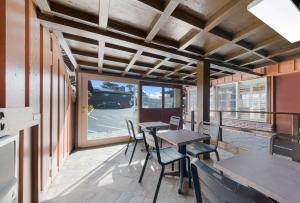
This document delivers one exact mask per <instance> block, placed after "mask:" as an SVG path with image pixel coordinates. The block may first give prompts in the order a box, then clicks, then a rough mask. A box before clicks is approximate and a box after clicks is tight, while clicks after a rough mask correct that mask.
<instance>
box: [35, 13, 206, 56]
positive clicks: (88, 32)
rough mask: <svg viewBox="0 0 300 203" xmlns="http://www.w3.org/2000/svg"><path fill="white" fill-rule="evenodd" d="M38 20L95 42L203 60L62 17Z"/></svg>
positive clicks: (53, 27) (39, 14)
mask: <svg viewBox="0 0 300 203" xmlns="http://www.w3.org/2000/svg"><path fill="white" fill-rule="evenodd" d="M38 18H39V19H40V21H41V23H42V24H43V25H44V26H46V27H50V28H52V29H55V30H61V31H63V32H64V33H69V34H72V35H78V36H85V37H86V38H89V39H93V40H99V39H102V38H105V40H106V41H107V42H110V43H118V42H120V43H122V42H125V43H127V44H128V45H129V44H132V45H134V46H140V47H144V48H145V49H149V50H152V51H154V53H155V51H157V50H158V51H160V52H161V53H164V55H165V57H166V56H169V55H170V54H173V55H174V56H180V57H185V58H188V59H189V60H193V61H194V62H197V61H198V60H201V57H199V56H197V55H194V54H191V53H186V52H182V51H178V50H176V49H173V48H169V47H165V46H161V45H159V44H153V43H146V42H144V41H143V40H141V39H136V38H132V37H130V36H126V35H122V34H119V33H115V32H112V31H110V30H101V29H98V28H95V27H94V26H91V25H86V24H83V23H80V22H75V21H72V20H69V19H64V18H61V17H52V16H49V15H45V14H42V13H40V12H38Z"/></svg>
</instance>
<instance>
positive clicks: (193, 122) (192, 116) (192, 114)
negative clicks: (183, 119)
mask: <svg viewBox="0 0 300 203" xmlns="http://www.w3.org/2000/svg"><path fill="white" fill-rule="evenodd" d="M191 131H195V111H191Z"/></svg>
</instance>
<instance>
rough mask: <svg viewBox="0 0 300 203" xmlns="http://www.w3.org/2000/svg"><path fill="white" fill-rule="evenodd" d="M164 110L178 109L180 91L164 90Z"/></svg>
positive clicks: (175, 89)
mask: <svg viewBox="0 0 300 203" xmlns="http://www.w3.org/2000/svg"><path fill="white" fill-rule="evenodd" d="M164 96H165V108H180V89H178V88H165V94H164Z"/></svg>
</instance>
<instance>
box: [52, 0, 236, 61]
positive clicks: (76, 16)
mask: <svg viewBox="0 0 300 203" xmlns="http://www.w3.org/2000/svg"><path fill="white" fill-rule="evenodd" d="M151 1H152V0H147V2H148V3H149V2H151ZM156 3H157V2H156ZM157 4H159V6H157V5H156V7H159V8H163V7H164V4H163V3H161V2H159V3H157ZM50 6H51V9H52V14H55V15H58V16H61V17H66V18H67V19H73V20H79V21H82V22H83V23H87V24H89V25H97V24H98V21H99V18H98V16H95V15H93V14H89V13H86V12H83V11H80V10H77V9H73V8H69V7H67V6H64V5H61V4H57V3H55V2H50ZM176 10H178V8H176V9H175V11H176ZM162 11H163V10H162ZM162 11H159V12H160V13H162ZM175 11H174V12H175ZM179 11H180V12H185V11H182V9H179ZM174 12H173V13H172V16H173V14H174ZM180 15H183V17H181V19H187V20H188V22H190V23H191V24H193V25H195V22H200V21H199V19H193V18H192V17H191V16H189V14H178V12H177V14H176V15H175V17H176V16H180ZM202 24H203V22H200V23H198V24H197V27H202ZM108 27H109V28H110V29H112V30H116V31H118V32H124V33H127V34H130V35H132V36H135V37H138V38H141V39H144V40H145V39H146V32H145V31H143V30H139V29H137V28H133V27H130V26H129V25H124V24H122V23H121V22H116V21H114V20H113V19H108ZM216 30H220V29H216V28H214V29H213V30H211V31H213V33H215V34H216V33H217V35H220V36H222V37H223V38H225V39H231V37H229V38H228V36H227V35H228V34H226V33H224V31H218V32H216ZM196 31H197V30H196ZM152 41H153V42H156V43H159V44H162V45H163V46H169V47H174V48H176V49H177V48H178V47H179V42H177V41H174V40H169V39H167V38H162V37H159V36H156V37H155V38H154V39H153V40H152ZM188 48H190V47H188ZM187 50H188V51H189V52H191V53H194V54H196V55H198V56H202V53H199V52H198V51H195V50H190V49H187ZM135 52H137V51H135ZM142 55H144V53H142ZM163 58H164V57H163ZM163 58H161V59H163ZM161 59H160V60H161ZM232 65H236V64H232Z"/></svg>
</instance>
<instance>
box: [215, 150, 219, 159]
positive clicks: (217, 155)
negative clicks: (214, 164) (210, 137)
mask: <svg viewBox="0 0 300 203" xmlns="http://www.w3.org/2000/svg"><path fill="white" fill-rule="evenodd" d="M215 153H216V157H217V161H220V157H219V152H218V151H217V150H216V151H215Z"/></svg>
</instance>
